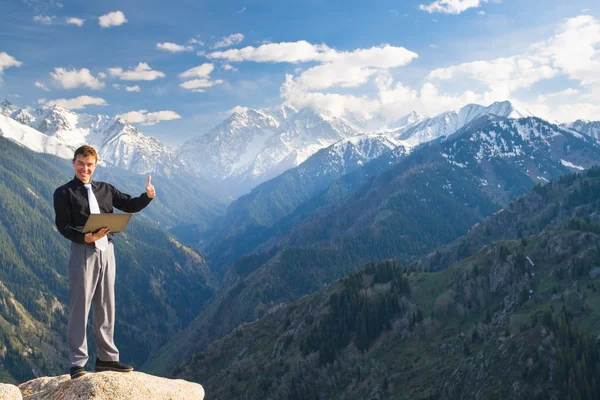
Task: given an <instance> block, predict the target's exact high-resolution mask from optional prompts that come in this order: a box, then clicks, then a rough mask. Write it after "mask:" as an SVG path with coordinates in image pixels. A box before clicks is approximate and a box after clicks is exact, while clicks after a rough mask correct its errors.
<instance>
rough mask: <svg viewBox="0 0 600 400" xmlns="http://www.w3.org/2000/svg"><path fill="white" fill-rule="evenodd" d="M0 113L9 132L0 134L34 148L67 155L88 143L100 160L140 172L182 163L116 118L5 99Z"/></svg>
mask: <svg viewBox="0 0 600 400" xmlns="http://www.w3.org/2000/svg"><path fill="white" fill-rule="evenodd" d="M0 113H1V114H3V115H4V116H5V118H8V119H10V120H11V121H6V120H5V121H4V124H5V125H7V124H8V125H7V127H6V128H5V129H4V130H6V131H8V130H9V129H8V126H10V131H11V133H8V132H4V133H3V136H7V137H10V138H11V139H13V140H15V141H17V142H19V143H21V144H22V145H24V146H26V147H28V148H30V149H32V150H34V151H38V152H44V153H49V154H53V155H57V156H59V157H62V158H71V157H72V156H73V150H74V149H75V148H77V147H79V146H81V145H83V144H89V145H92V146H94V147H95V148H96V150H97V151H98V153H99V157H100V163H101V164H104V165H111V166H116V167H119V168H124V169H127V170H130V171H133V172H136V173H140V174H145V173H150V172H157V173H166V174H168V173H169V172H170V171H172V170H174V169H179V168H182V167H184V164H183V163H182V162H181V160H179V159H178V158H177V157H176V156H175V153H174V152H173V150H171V149H170V148H169V147H167V146H165V145H164V144H162V143H161V142H160V141H158V140H157V139H155V138H153V137H147V136H145V135H143V134H142V133H141V132H140V131H139V130H138V129H137V128H135V127H134V126H133V125H132V124H130V123H129V122H127V121H125V120H123V119H120V118H112V117H109V116H106V115H89V114H78V113H76V112H73V111H71V110H67V109H64V108H61V107H57V106H53V107H41V108H39V109H36V110H30V109H21V108H18V107H16V106H14V105H12V104H11V103H10V102H8V101H6V100H5V101H3V102H2V103H0ZM26 128H28V129H26ZM18 132H21V133H22V132H27V134H26V135H25V134H21V135H19V134H18Z"/></svg>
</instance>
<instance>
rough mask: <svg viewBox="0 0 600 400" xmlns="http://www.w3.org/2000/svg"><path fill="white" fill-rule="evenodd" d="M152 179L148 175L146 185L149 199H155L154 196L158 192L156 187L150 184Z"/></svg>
mask: <svg viewBox="0 0 600 400" xmlns="http://www.w3.org/2000/svg"><path fill="white" fill-rule="evenodd" d="M151 179H152V176H150V175H148V184H147V185H146V194H147V195H148V197H150V198H151V199H153V198H154V196H156V191H155V190H154V185H152V183H151V182H150V181H151Z"/></svg>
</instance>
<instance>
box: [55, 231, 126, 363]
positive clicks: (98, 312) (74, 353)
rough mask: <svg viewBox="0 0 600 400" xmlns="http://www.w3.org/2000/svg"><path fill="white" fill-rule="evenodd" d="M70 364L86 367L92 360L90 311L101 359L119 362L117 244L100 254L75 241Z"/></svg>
mask: <svg viewBox="0 0 600 400" xmlns="http://www.w3.org/2000/svg"><path fill="white" fill-rule="evenodd" d="M68 268H69V271H68V276H69V296H70V302H69V304H70V311H69V327H68V332H67V342H68V345H69V363H70V365H71V367H76V366H77V367H84V366H85V364H86V363H87V361H88V358H89V356H88V346H87V337H86V326H87V321H88V315H89V312H90V309H91V308H92V307H93V309H92V320H93V327H94V336H95V339H96V346H97V351H96V354H97V357H98V358H99V359H100V360H102V361H119V350H118V349H117V347H116V346H115V343H114V331H115V252H114V247H113V244H112V243H110V244H109V245H108V248H106V249H105V250H104V251H100V250H98V249H96V248H95V247H93V246H87V245H83V244H78V243H74V242H71V251H70V257H69V267H68Z"/></svg>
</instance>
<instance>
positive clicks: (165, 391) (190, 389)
mask: <svg viewBox="0 0 600 400" xmlns="http://www.w3.org/2000/svg"><path fill="white" fill-rule="evenodd" d="M19 388H20V389H21V393H22V394H23V399H24V400H75V399H88V400H159V399H160V400H202V399H203V398H204V388H203V387H202V386H201V385H199V384H197V383H192V382H187V381H184V380H182V379H167V378H160V377H156V376H152V375H148V374H144V373H142V372H135V371H134V372H129V373H122V372H100V373H88V374H87V375H84V376H82V377H81V378H78V379H74V380H71V379H70V377H69V375H61V376H56V377H44V378H38V379H34V380H31V381H29V382H25V383H23V384H21V385H19ZM0 398H3V397H0ZM9 398H10V397H9ZM18 398H19V399H20V398H21V397H18ZM10 399H12V398H10Z"/></svg>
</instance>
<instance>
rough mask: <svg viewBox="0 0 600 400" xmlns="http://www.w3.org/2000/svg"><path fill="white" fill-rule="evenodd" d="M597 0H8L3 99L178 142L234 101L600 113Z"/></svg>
mask: <svg viewBox="0 0 600 400" xmlns="http://www.w3.org/2000/svg"><path fill="white" fill-rule="evenodd" d="M596 3H597V1H588V0H571V1H555V0H546V1H537V0H529V1H516V0H503V1H497V0H488V1H485V0H437V1H435V0H422V1H412V0H408V1H368V2H367V1H355V0H347V1H326V0H323V1H320V0H313V1H299V2H287V1H275V0H273V1H260V0H255V1H220V2H201V1H191V0H186V1H180V0H172V1H169V2H166V1H158V0H137V1H112V0H105V1H102V2H90V1H87V0H74V1H71V0H0V10H1V12H0V77H1V79H2V82H1V83H0V98H8V99H9V101H11V102H13V103H15V104H17V105H20V106H38V105H39V104H47V105H52V104H58V105H62V106H65V107H68V108H72V109H74V110H75V111H77V112H88V113H103V114H108V115H121V116H123V117H125V118H127V119H129V120H131V121H132V122H134V123H135V124H136V125H137V126H138V127H139V128H140V129H141V130H142V131H143V132H144V133H146V134H149V135H152V136H155V137H157V138H158V139H160V140H162V141H163V142H165V143H167V144H169V145H172V146H176V145H178V144H180V143H181V142H182V141H184V140H186V139H189V138H191V137H194V136H197V135H200V134H202V133H205V132H207V131H208V130H210V129H211V128H212V127H214V126H215V125H216V124H217V123H219V122H220V121H221V120H223V119H224V118H226V117H227V116H228V114H229V113H230V112H231V110H233V109H236V107H238V108H243V107H251V108H262V107H276V106H278V105H280V104H283V103H288V104H291V105H294V106H296V107H304V106H312V107H315V108H318V109H326V110H330V111H331V112H332V113H333V114H335V115H340V116H348V115H349V114H352V115H353V116H354V117H356V118H364V119H369V118H375V117H383V118H385V119H388V120H393V119H398V118H400V117H402V116H403V115H405V114H406V113H408V112H410V111H412V110H416V111H418V112H421V113H424V114H427V115H435V114H436V113H439V112H442V111H445V110H449V109H455V108H459V107H461V106H463V105H465V104H468V103H471V102H475V103H479V104H483V105H487V104H489V103H491V102H493V101H496V100H507V99H508V100H511V101H514V102H516V103H518V104H521V105H523V106H525V107H527V108H528V109H529V110H530V111H532V112H534V113H535V114H537V115H540V116H542V117H545V118H551V119H555V120H558V121H570V120H574V119H576V118H588V119H595V120H598V119H600V11H599V10H598V5H597V4H596Z"/></svg>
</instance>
